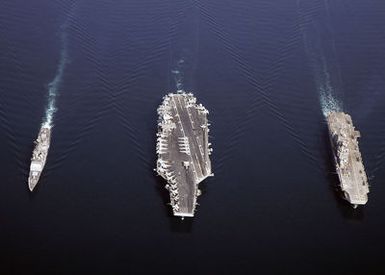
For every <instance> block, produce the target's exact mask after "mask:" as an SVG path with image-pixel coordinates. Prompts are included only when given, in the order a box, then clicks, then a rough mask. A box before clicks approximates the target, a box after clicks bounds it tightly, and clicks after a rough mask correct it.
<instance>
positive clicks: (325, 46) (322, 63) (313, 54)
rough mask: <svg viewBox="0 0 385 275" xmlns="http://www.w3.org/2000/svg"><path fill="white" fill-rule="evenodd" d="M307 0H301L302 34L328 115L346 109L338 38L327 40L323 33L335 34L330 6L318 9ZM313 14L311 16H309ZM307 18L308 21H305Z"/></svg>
mask: <svg viewBox="0 0 385 275" xmlns="http://www.w3.org/2000/svg"><path fill="white" fill-rule="evenodd" d="M307 4H309V3H307V2H305V1H304V2H301V1H298V3H297V5H298V9H299V13H300V15H301V16H302V19H303V20H304V21H303V24H302V34H303V40H304V46H305V51H306V56H307V58H308V62H309V64H310V67H311V69H312V71H313V76H314V80H315V84H316V87H317V90H318V94H319V102H320V107H321V111H322V114H323V115H324V117H325V118H326V117H327V116H328V115H329V114H330V113H331V112H342V110H343V106H342V95H343V94H342V89H341V85H340V84H341V83H340V82H341V80H340V75H339V68H338V65H337V56H336V49H335V45H334V40H333V39H331V41H330V42H329V43H325V42H324V40H323V37H333V33H332V31H331V28H330V26H329V23H328V22H323V20H322V18H328V17H329V15H328V7H327V6H326V10H323V9H322V8H321V9H320V10H318V11H316V12H315V11H314V10H312V9H310V8H309V7H306V5H307ZM309 17H311V20H308V18H309ZM305 18H307V19H306V22H305Z"/></svg>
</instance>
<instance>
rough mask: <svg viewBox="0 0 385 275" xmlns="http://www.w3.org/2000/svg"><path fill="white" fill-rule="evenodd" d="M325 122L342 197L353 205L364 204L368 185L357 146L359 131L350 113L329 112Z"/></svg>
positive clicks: (366, 198) (366, 199)
mask: <svg viewBox="0 0 385 275" xmlns="http://www.w3.org/2000/svg"><path fill="white" fill-rule="evenodd" d="M327 123H328V128H329V136H330V141H331V145H332V150H333V155H334V160H335V165H336V171H337V174H338V177H339V180H340V187H341V190H342V192H343V196H344V199H346V200H347V201H348V202H350V203H351V204H352V205H353V207H357V205H363V204H366V203H367V201H368V195H367V194H368V193H369V185H368V179H367V176H366V173H365V168H364V164H363V162H362V157H361V153H360V150H359V148H358V140H357V139H358V138H359V137H360V132H359V131H356V130H355V128H354V126H353V122H352V118H351V117H350V115H348V114H345V113H343V112H331V113H330V114H329V115H328V116H327Z"/></svg>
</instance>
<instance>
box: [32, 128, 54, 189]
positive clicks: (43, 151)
mask: <svg viewBox="0 0 385 275" xmlns="http://www.w3.org/2000/svg"><path fill="white" fill-rule="evenodd" d="M50 142H51V127H50V126H45V125H43V126H42V127H41V129H40V132H39V135H38V136H37V139H36V141H35V149H34V150H33V152H32V158H31V167H30V172H29V178H28V186H29V190H31V192H32V191H33V189H34V188H35V186H36V184H37V183H38V181H39V179H40V175H41V173H42V171H43V169H44V165H45V162H46V160H47V155H48V149H49V145H50Z"/></svg>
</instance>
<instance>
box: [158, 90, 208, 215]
mask: <svg viewBox="0 0 385 275" xmlns="http://www.w3.org/2000/svg"><path fill="white" fill-rule="evenodd" d="M208 113H209V112H208V111H207V110H206V108H205V107H203V106H202V104H197V103H196V98H195V97H194V95H193V94H192V93H185V92H182V91H178V93H170V94H168V95H166V96H165V97H164V98H163V103H162V104H161V105H160V106H159V108H158V115H159V120H158V133H157V145H156V153H157V155H158V160H157V167H156V169H155V170H156V171H157V173H158V174H159V175H160V176H162V177H163V178H164V179H166V180H167V185H166V189H168V191H169V192H170V201H171V202H170V205H171V207H172V210H173V213H174V216H180V217H182V218H184V217H193V216H194V212H195V208H196V205H197V197H198V196H199V195H200V194H201V192H200V190H199V189H198V184H199V183H200V182H201V181H203V180H204V179H205V178H207V177H208V176H213V174H212V173H211V162H210V158H209V155H210V154H211V152H212V149H211V148H209V147H210V145H211V144H210V143H209V142H208V133H209V128H208V127H209V125H210V124H209V123H208V121H207V114H208Z"/></svg>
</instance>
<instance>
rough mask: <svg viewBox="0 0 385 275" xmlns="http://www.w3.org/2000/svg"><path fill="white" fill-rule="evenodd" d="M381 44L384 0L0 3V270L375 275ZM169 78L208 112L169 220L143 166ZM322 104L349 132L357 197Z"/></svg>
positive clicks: (384, 216) (384, 65) (383, 113)
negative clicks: (177, 208)
mask: <svg viewBox="0 0 385 275" xmlns="http://www.w3.org/2000/svg"><path fill="white" fill-rule="evenodd" d="M384 56H385V2H384V1H383V0H377V1H376V0H370V1H362V0H335V1H327V0H324V1H321V0H297V1H294V0H293V1H287V0H277V1H270V0H269V1H268V0H265V1H260V0H254V1H251V0H240V1H229V0H222V1H202V0H192V1H182V0H181V1H169V0H167V1H166V0H165V1H155V0H147V1H143V0H116V1H107V0H103V1H102V0H97V1H91V0H83V1H81V0H79V1H71V0H55V1H54V0H52V1H46V0H34V1H27V0H0V152H1V154H0V164H1V175H2V176H1V180H0V251H1V260H0V263H1V265H0V273H1V274H27V273H28V274H75V273H76V274H88V273H89V274H130V273H132V274H136V273H152V274H154V273H170V274H173V273H179V274H277V273H280V274H315V273H319V274H380V273H385V265H384V259H385V237H384V232H385V231H384V230H385V185H384V179H385V94H384V92H385V62H384ZM60 72H61V73H60ZM55 77H56V80H57V81H56V82H53V80H55ZM50 83H51V85H50ZM178 88H183V89H185V90H187V91H191V92H193V93H194V94H195V95H196V97H197V98H198V101H199V102H201V103H203V105H205V107H206V108H207V109H209V110H210V115H209V119H210V120H211V124H212V126H211V131H210V133H211V135H212V137H211V142H212V143H213V148H214V154H213V155H212V163H213V171H214V173H215V177H213V178H209V179H207V180H206V181H205V182H204V183H203V184H202V188H203V195H202V196H201V197H200V198H199V203H200V206H199V207H198V211H197V213H196V217H194V219H193V220H189V219H185V220H184V221H181V220H180V219H177V218H174V217H172V216H171V211H170V207H169V206H167V205H166V204H167V203H168V198H167V197H168V193H167V191H166V190H165V189H164V188H163V186H164V184H165V182H164V181H163V180H161V179H160V178H159V177H157V176H156V175H155V173H154V172H153V170H152V169H153V168H154V166H155V158H156V155H155V133H156V122H157V114H156V108H157V106H158V105H159V104H160V103H161V99H162V96H163V95H164V94H166V93H167V92H174V91H176V90H177V89H178ZM50 89H51V91H52V92H54V93H55V95H56V97H55V98H56V101H55V104H56V109H57V111H56V112H55V113H53V124H54V128H53V137H52V143H51V149H50V153H49V156H48V160H47V165H46V169H45V170H44V174H43V176H42V178H41V180H40V183H39V186H38V188H37V190H36V192H34V193H33V194H30V193H29V190H28V187H27V177H28V170H29V164H30V162H29V160H30V157H31V153H32V149H33V140H34V139H35V138H36V136H37V133H38V131H39V128H40V125H41V123H42V121H43V120H44V117H45V116H46V106H47V104H48V92H49V90H50ZM328 108H340V109H342V110H344V111H346V112H348V113H350V114H351V115H352V117H353V121H354V123H355V126H356V127H357V128H358V129H359V130H360V131H361V133H362V136H363V137H362V139H361V142H360V145H361V152H362V155H363V159H364V162H365V165H366V169H367V173H368V176H369V178H370V179H369V182H370V185H371V189H370V191H371V192H370V194H369V202H368V204H367V205H366V206H365V207H360V208H358V209H356V210H353V209H352V208H351V207H350V206H349V205H348V204H347V203H345V202H344V201H343V200H341V199H340V198H339V196H338V193H337V192H336V187H335V186H336V184H337V178H336V176H335V174H334V173H333V171H334V168H333V165H332V161H331V157H330V152H329V149H330V148H329V144H328V136H327V128H326V124H325V120H324V116H323V111H325V110H327V109H328Z"/></svg>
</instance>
